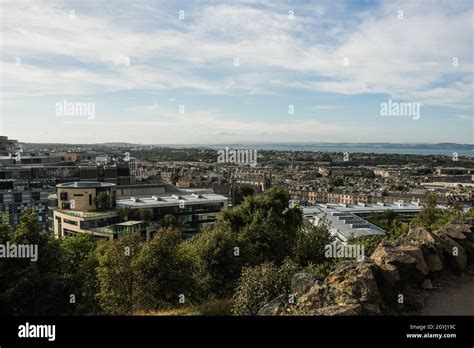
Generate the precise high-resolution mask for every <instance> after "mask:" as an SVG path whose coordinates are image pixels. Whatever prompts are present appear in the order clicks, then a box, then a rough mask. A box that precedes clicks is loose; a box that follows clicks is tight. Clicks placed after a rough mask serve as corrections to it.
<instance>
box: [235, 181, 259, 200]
mask: <svg viewBox="0 0 474 348" xmlns="http://www.w3.org/2000/svg"><path fill="white" fill-rule="evenodd" d="M254 194H255V188H254V187H253V186H250V185H236V186H235V187H234V189H233V196H234V203H235V205H239V204H241V203H242V202H243V201H244V199H245V197H251V196H253V195H254Z"/></svg>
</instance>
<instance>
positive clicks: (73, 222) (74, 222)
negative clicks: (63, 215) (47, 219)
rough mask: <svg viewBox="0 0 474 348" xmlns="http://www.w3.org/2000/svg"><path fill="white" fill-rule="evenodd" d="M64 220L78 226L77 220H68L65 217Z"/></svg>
mask: <svg viewBox="0 0 474 348" xmlns="http://www.w3.org/2000/svg"><path fill="white" fill-rule="evenodd" d="M63 222H64V223H65V224H69V225H75V226H77V221H73V220H68V219H64V220H63Z"/></svg>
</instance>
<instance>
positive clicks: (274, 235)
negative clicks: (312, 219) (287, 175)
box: [217, 188, 303, 264]
mask: <svg viewBox="0 0 474 348" xmlns="http://www.w3.org/2000/svg"><path fill="white" fill-rule="evenodd" d="M289 201H290V195H289V193H288V191H286V190H284V189H281V188H272V189H270V190H268V191H267V192H265V194H264V195H263V196H258V197H249V198H247V199H246V200H245V201H244V202H243V203H242V204H241V205H240V206H238V207H237V208H236V209H234V210H233V211H226V212H224V213H223V214H221V215H220V217H219V219H218V222H217V224H224V225H226V224H227V226H230V227H231V229H232V231H233V233H235V234H236V235H237V240H238V242H239V245H241V246H242V250H241V251H242V253H241V254H242V255H246V257H248V259H249V260H252V262H253V264H259V263H262V262H264V261H275V262H276V263H277V264H280V263H281V262H282V261H283V260H284V259H285V257H287V256H290V255H291V254H292V252H293V249H294V244H295V242H296V234H297V230H298V228H299V226H301V224H302V222H303V214H302V212H301V210H300V209H299V208H297V207H294V208H289Z"/></svg>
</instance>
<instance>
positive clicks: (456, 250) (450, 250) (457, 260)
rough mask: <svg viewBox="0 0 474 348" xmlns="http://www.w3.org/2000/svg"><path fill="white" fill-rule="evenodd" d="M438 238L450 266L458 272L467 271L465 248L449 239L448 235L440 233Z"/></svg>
mask: <svg viewBox="0 0 474 348" xmlns="http://www.w3.org/2000/svg"><path fill="white" fill-rule="evenodd" d="M438 236H439V239H440V247H441V248H442V250H443V255H444V258H445V260H446V263H447V264H448V266H450V267H451V268H452V269H454V270H456V271H462V270H464V269H466V265H467V255H466V251H465V250H464V248H463V247H462V246H461V245H460V244H459V243H457V242H455V241H454V240H453V239H451V238H450V237H448V235H447V234H444V233H440V234H439V235H438Z"/></svg>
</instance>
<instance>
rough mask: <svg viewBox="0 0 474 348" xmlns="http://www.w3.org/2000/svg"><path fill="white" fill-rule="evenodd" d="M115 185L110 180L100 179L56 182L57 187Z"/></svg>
mask: <svg viewBox="0 0 474 348" xmlns="http://www.w3.org/2000/svg"><path fill="white" fill-rule="evenodd" d="M113 186H116V185H115V184H112V183H110V182H100V181H74V182H65V183H62V184H57V185H56V187H58V188H94V187H96V188H97V187H113Z"/></svg>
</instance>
